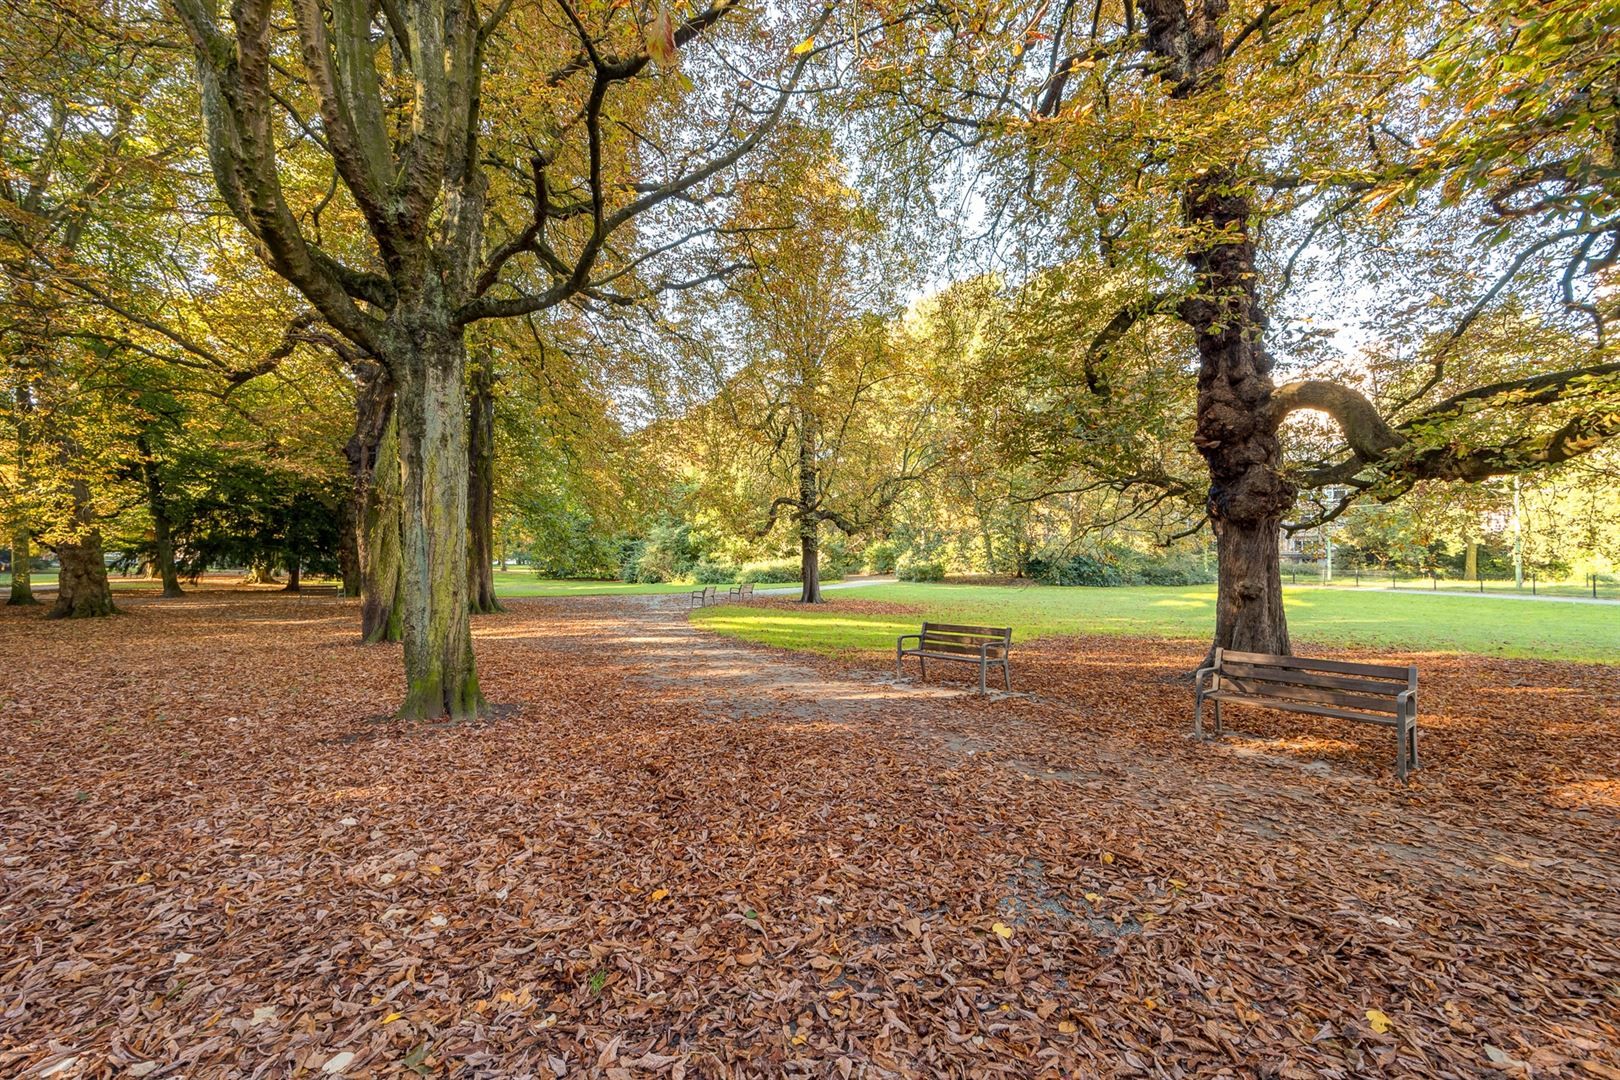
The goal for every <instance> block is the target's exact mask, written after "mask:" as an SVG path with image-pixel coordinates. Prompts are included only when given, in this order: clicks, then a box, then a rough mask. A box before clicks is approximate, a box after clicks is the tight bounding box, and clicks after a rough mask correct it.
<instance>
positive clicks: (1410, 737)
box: [1406, 709, 1419, 769]
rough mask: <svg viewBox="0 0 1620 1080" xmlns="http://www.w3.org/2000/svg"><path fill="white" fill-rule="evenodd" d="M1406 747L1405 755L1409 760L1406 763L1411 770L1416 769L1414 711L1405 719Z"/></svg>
mask: <svg viewBox="0 0 1620 1080" xmlns="http://www.w3.org/2000/svg"><path fill="white" fill-rule="evenodd" d="M1406 747H1407V755H1408V757H1409V758H1410V760H1409V762H1408V765H1409V767H1410V768H1413V769H1416V768H1418V767H1419V766H1418V752H1417V710H1416V709H1413V710H1412V712H1411V714H1410V715H1409V716H1407V718H1406Z"/></svg>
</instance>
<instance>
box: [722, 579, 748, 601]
mask: <svg viewBox="0 0 1620 1080" xmlns="http://www.w3.org/2000/svg"><path fill="white" fill-rule="evenodd" d="M753 598H754V583H753V582H752V581H745V582H743V583H742V584H741V585H738V586H735V587H734V588H730V589H727V590H726V600H727V601H728V602H731V601H739V600H752V599H753Z"/></svg>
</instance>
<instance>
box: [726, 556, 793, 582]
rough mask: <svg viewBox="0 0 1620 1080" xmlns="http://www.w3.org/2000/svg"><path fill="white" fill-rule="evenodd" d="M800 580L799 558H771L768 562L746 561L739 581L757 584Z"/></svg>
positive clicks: (740, 572)
mask: <svg viewBox="0 0 1620 1080" xmlns="http://www.w3.org/2000/svg"><path fill="white" fill-rule="evenodd" d="M798 580H799V560H798V559H771V560H769V561H768V562H751V563H744V564H743V567H742V569H741V570H740V571H739V572H738V574H737V581H738V582H739V583H742V584H748V583H749V582H752V583H754V584H755V585H791V584H792V583H793V582H795V581H798Z"/></svg>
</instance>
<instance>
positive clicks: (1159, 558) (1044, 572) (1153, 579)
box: [1029, 547, 1215, 588]
mask: <svg viewBox="0 0 1620 1080" xmlns="http://www.w3.org/2000/svg"><path fill="white" fill-rule="evenodd" d="M1029 576H1030V577H1032V578H1034V579H1035V580H1036V581H1039V582H1042V583H1044V584H1047V585H1087V586H1091V587H1092V588H1111V587H1114V586H1120V585H1208V584H1211V583H1213V582H1214V580H1215V571H1214V570H1213V569H1209V570H1206V569H1204V566H1203V561H1202V560H1201V559H1198V558H1196V557H1194V556H1191V555H1144V554H1143V553H1142V552H1139V551H1133V550H1131V549H1130V548H1123V547H1106V548H1102V549H1100V550H1097V551H1094V552H1091V553H1074V554H1069V553H1066V552H1063V551H1050V550H1049V551H1042V552H1039V553H1037V554H1035V555H1033V556H1031V557H1030V560H1029Z"/></svg>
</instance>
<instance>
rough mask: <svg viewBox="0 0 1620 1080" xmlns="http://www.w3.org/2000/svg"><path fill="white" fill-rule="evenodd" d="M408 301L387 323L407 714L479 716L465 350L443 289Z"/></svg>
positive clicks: (422, 717)
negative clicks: (395, 391) (393, 385)
mask: <svg viewBox="0 0 1620 1080" xmlns="http://www.w3.org/2000/svg"><path fill="white" fill-rule="evenodd" d="M428 289H429V293H428V295H425V296H422V297H419V298H416V299H417V302H416V303H415V304H411V305H409V306H405V304H404V303H402V307H401V308H397V309H396V310H395V313H394V318H393V319H392V320H391V321H390V323H389V326H388V328H387V339H386V340H387V345H386V348H387V350H388V355H389V356H390V358H391V360H392V363H391V364H390V366H391V368H392V370H393V372H394V377H395V379H396V380H397V382H398V386H399V395H398V401H397V403H396V406H395V413H396V415H397V417H398V422H397V428H398V432H399V464H400V493H401V500H400V506H401V523H402V526H401V530H400V554H401V560H400V562H401V566H402V569H403V573H402V574H401V578H400V580H401V583H402V584H401V588H400V606H401V609H402V611H401V614H402V616H403V625H404V633H405V671H406V677H407V685H406V691H405V703H404V704H403V705H402V706H401V707H400V711H399V715H400V717H401V718H403V719H416V720H431V719H436V718H439V717H449V718H450V719H452V720H459V719H468V718H472V717H476V716H477V715H478V714H479V713H480V712H482V711H483V707H484V699H483V695H482V694H481V693H480V691H479V688H478V675H477V672H476V670H475V668H474V663H473V649H472V626H471V623H470V616H469V598H468V595H467V460H468V459H467V392H466V385H465V382H464V380H465V378H466V364H467V353H466V344H465V340H464V336H463V331H462V329H461V328H460V327H459V326H454V325H453V324H452V322H451V318H450V312H449V310H448V307H447V304H446V303H445V301H444V299H443V297H442V296H439V295H437V294H436V292H433V291H432V289H431V284H430V283H429V285H428Z"/></svg>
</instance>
